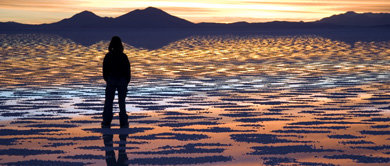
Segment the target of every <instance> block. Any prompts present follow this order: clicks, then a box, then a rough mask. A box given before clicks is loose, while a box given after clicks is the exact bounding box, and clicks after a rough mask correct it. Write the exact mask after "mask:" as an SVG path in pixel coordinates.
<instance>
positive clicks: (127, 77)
mask: <svg viewBox="0 0 390 166" xmlns="http://www.w3.org/2000/svg"><path fill="white" fill-rule="evenodd" d="M125 57H126V60H125V63H126V79H127V83H129V82H130V80H131V66H130V61H129V58H127V56H126V55H125Z"/></svg>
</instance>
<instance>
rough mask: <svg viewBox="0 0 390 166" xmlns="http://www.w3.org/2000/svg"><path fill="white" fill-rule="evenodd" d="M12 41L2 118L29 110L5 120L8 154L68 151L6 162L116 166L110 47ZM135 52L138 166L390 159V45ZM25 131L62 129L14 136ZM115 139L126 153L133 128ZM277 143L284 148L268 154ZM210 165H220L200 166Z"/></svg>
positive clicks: (296, 40) (275, 40)
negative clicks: (106, 108) (108, 86)
mask: <svg viewBox="0 0 390 166" xmlns="http://www.w3.org/2000/svg"><path fill="white" fill-rule="evenodd" d="M1 40H2V42H1V47H0V53H1V55H2V56H1V57H0V58H1V59H0V60H1V66H0V71H1V72H2V74H1V75H0V77H1V79H0V87H1V90H2V91H1V92H2V93H1V94H0V96H1V100H0V101H1V104H2V106H4V109H3V110H2V111H1V112H0V113H2V114H1V115H2V116H4V117H6V114H5V113H8V112H11V111H15V112H18V111H24V112H27V113H25V114H21V115H15V116H14V118H13V119H8V120H3V121H0V130H1V132H0V133H1V135H0V139H3V140H4V141H5V140H7V139H14V140H13V142H12V141H11V143H9V144H7V143H4V144H1V145H0V150H5V149H19V150H21V151H23V148H27V147H28V149H40V150H62V151H64V152H63V153H54V154H45V152H41V153H38V154H35V155H31V154H25V153H26V152H25V153H23V152H20V151H18V150H16V152H14V153H15V154H16V155H3V154H1V155H0V159H2V160H0V163H7V162H17V161H27V160H33V159H38V160H56V161H64V162H84V163H88V162H91V163H92V164H96V165H101V164H105V160H104V157H105V156H104V155H105V152H104V150H105V149H104V144H103V138H101V137H102V133H105V132H107V131H102V130H100V129H99V122H100V113H101V110H102V109H101V107H102V101H103V100H104V99H103V94H104V90H103V87H102V86H103V85H104V82H103V81H102V78H101V64H102V58H103V57H104V54H105V52H106V47H107V45H108V42H107V41H105V42H104V41H102V42H98V43H96V44H94V45H91V46H89V47H85V46H82V45H79V44H76V43H74V42H72V41H71V40H68V39H63V38H61V37H58V36H53V35H42V34H41V35H38V34H30V35H28V34H23V35H21V34H20V35H1ZM126 54H127V55H128V56H129V59H130V61H131V65H132V74H133V80H132V83H131V88H130V92H129V97H128V99H127V102H128V108H129V106H131V108H139V109H140V110H141V111H134V110H131V109H130V110H129V109H128V111H129V112H132V113H129V115H131V116H130V119H129V120H130V122H131V123H130V126H131V128H130V130H129V131H122V132H127V133H128V134H129V137H128V138H127V143H126V146H127V147H128V149H127V150H126V152H127V155H128V158H129V164H141V165H142V164H157V163H158V162H154V159H158V158H163V159H164V160H165V161H166V162H168V163H167V164H175V163H174V160H176V159H177V158H174V157H178V158H181V159H183V158H184V159H185V160H187V161H192V162H193V163H192V164H196V163H198V164H206V165H207V164H210V165H214V164H215V165H237V164H240V165H261V164H272V162H271V163H270V161H273V162H276V164H286V165H293V164H296V165H305V164H306V165H307V164H312V165H320V164H329V165H330V164H341V165H386V164H388V163H389V162H390V154H389V153H388V152H389V145H390V144H389V142H390V130H389V129H390V125H389V122H390V112H389V106H390V105H389V101H390V95H389V93H390V91H389V89H390V85H389V75H390V73H389V71H390V70H389V69H390V67H389V65H388V64H389V62H390V44H389V42H369V43H367V42H357V43H354V44H353V45H352V46H351V45H349V44H346V43H344V42H340V41H333V40H330V39H326V38H322V37H317V36H286V37H272V36H246V37H238V36H194V37H189V38H186V39H183V40H180V41H176V42H173V43H171V44H169V45H167V46H164V47H163V48H160V49H156V50H147V49H142V48H135V47H132V46H130V45H126ZM8 91H11V92H12V93H13V95H7V93H8ZM47 94H49V95H47ZM24 95H25V96H24ZM31 96H32V97H31ZM50 96H53V97H52V98H50ZM69 98H71V99H72V100H70V101H69V100H67V99H69ZM39 99H48V101H45V100H44V101H39ZM61 102H63V103H61ZM12 103H16V104H14V105H13V104H12ZM46 105H51V106H54V107H55V108H51V107H47V108H45V107H43V106H46ZM39 106H41V107H39ZM161 107H162V108H161ZM2 108H3V107H2ZM8 109H9V110H8ZM64 110H65V115H63V114H62V113H64ZM146 110H147V111H146ZM66 111H75V113H73V114H75V115H77V116H74V115H73V116H69V117H71V118H67V119H57V120H56V119H52V120H50V119H51V117H50V116H49V115H50V113H51V114H56V115H59V116H60V117H68V116H66V115H67V114H66ZM30 112H40V113H42V114H41V115H40V114H37V115H34V114H31V113H30ZM68 113H70V114H72V112H68ZM42 117H46V118H47V119H40V118H42ZM56 117H57V116H56ZM23 118H24V119H23ZM29 118H30V119H29ZM117 121H118V120H117V119H114V121H113V123H114V124H117V123H118V122H117ZM50 124H51V125H50ZM64 124H65V125H69V124H70V125H75V126H70V127H69V126H63V125H64ZM53 125H54V126H53ZM56 125H57V126H56ZM113 128H118V126H117V125H114V126H113ZM140 128H144V129H145V130H144V131H138V130H139V129H140ZM7 129H8V130H7ZM24 129H33V130H38V129H60V130H61V131H46V132H40V134H34V133H32V134H24V135H23V133H24V132H23V131H20V132H19V133H17V134H7V133H12V132H10V131H9V130H24ZM115 132H116V134H115V135H114V147H117V146H118V142H116V141H119V138H118V133H120V132H121V131H120V130H114V133H115ZM180 134H182V135H180ZM91 136H92V138H91ZM152 136H156V138H150V137H152ZM174 136H176V137H174ZM197 136H198V137H199V138H198V137H197ZM338 136H339V137H340V138H335V137H338ZM88 137H90V138H91V139H90V140H88ZM348 137H352V138H348ZM50 138H52V139H50ZM58 143H62V144H58ZM191 144H196V145H197V146H194V147H192V146H190V145H191ZM54 145H56V146H54ZM185 145H186V146H185ZM295 145H297V146H301V147H300V148H298V149H294V147H293V146H295ZM268 146H274V149H277V148H282V149H281V150H280V151H278V150H276V151H272V148H271V150H269V152H268V151H267V150H264V149H263V150H261V148H266V147H268ZM308 147H311V148H309V149H305V148H308ZM186 148H189V149H186ZM256 148H258V149H257V150H256ZM259 149H260V150H259ZM285 149H287V152H285V153H283V151H284V150H285ZM289 149H292V150H291V151H288V150H289ZM169 150H171V151H169ZM4 153H5V154H11V153H12V151H4ZM18 154H19V155H18ZM77 155H79V156H77ZM80 155H87V156H81V157H80ZM88 155H89V156H88ZM340 155H341V156H340ZM342 155H344V156H342ZM348 155H349V156H348ZM354 155H355V156H354ZM69 156H70V158H69ZM72 156H73V158H72ZM75 156H76V157H75ZM205 156H214V159H216V161H203V160H201V159H199V158H197V157H205ZM329 156H330V157H329ZM332 156H333V157H335V156H336V157H339V158H338V159H337V158H331V157H332ZM66 157H68V158H66ZM340 157H341V158H340ZM343 157H344V158H343ZM359 157H360V158H359ZM364 157H368V159H367V160H365V159H364ZM370 157H371V158H370ZM137 159H146V160H137ZM171 160H173V161H171ZM364 161H368V162H364ZM170 162H171V163H170ZM73 164H74V163H73ZM160 164H161V163H160ZM176 164H177V163H176ZM181 164H191V163H181ZM274 164H275V163H274ZM179 165H180V163H179Z"/></svg>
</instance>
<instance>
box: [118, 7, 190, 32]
mask: <svg viewBox="0 0 390 166" xmlns="http://www.w3.org/2000/svg"><path fill="white" fill-rule="evenodd" d="M113 23H114V25H115V26H119V27H131V28H134V27H136V28H166V27H173V28H178V27H192V26H193V25H194V23H192V22H190V21H187V20H184V19H182V18H179V17H176V16H172V15H170V14H168V13H166V12H164V11H163V10H161V9H157V8H154V7H148V8H146V9H144V10H139V9H137V10H134V11H131V12H129V13H127V14H124V15H122V16H119V17H117V18H115V20H114V22H113Z"/></svg>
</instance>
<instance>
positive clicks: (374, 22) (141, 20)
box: [0, 7, 390, 31]
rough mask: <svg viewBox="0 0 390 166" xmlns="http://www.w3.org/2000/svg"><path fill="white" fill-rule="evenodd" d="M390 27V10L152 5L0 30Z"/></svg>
mask: <svg viewBox="0 0 390 166" xmlns="http://www.w3.org/2000/svg"><path fill="white" fill-rule="evenodd" d="M375 26H382V27H386V28H389V27H390V13H361V14H359V13H355V12H346V13H343V14H338V15H333V16H330V17H326V18H323V19H320V20H318V21H313V22H302V21H301V22H287V21H273V22H265V23H248V22H235V23H227V24H225V23H197V24H195V23H192V22H190V21H187V20H185V19H182V18H179V17H176V16H173V15H170V14H168V13H167V12H165V11H163V10H161V9H158V8H154V7H148V8H145V9H142V10H140V9H137V10H134V11H131V12H129V13H126V14H124V15H121V16H119V17H116V18H111V17H100V16H98V15H96V14H94V13H92V12H90V11H83V12H81V13H78V14H75V15H74V16H72V17H70V18H66V19H63V20H61V21H58V22H55V23H50V24H40V25H30V24H20V23H15V22H0V30H11V31H20V30H58V29H71V30H77V29H83V30H91V29H101V28H104V29H107V28H115V29H127V28H135V29H144V28H146V29H149V28H191V29H217V30H225V29H226V30H229V29H251V30H253V29H255V30H256V29H291V28H293V29H318V28H346V27H375Z"/></svg>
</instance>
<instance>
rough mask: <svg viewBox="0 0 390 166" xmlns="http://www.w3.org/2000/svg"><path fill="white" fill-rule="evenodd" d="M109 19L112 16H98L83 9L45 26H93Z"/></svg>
mask: <svg viewBox="0 0 390 166" xmlns="http://www.w3.org/2000/svg"><path fill="white" fill-rule="evenodd" d="M111 20H113V18H109V17H99V16H97V15H96V14H95V13H92V12H90V11H83V12H81V13H78V14H75V15H74V16H72V17H70V18H66V19H63V20H61V21H59V22H55V23H52V24H47V25H46V26H47V27H57V28H59V27H60V28H76V27H80V28H93V27H98V26H99V25H102V24H105V23H107V22H109V21H111Z"/></svg>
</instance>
